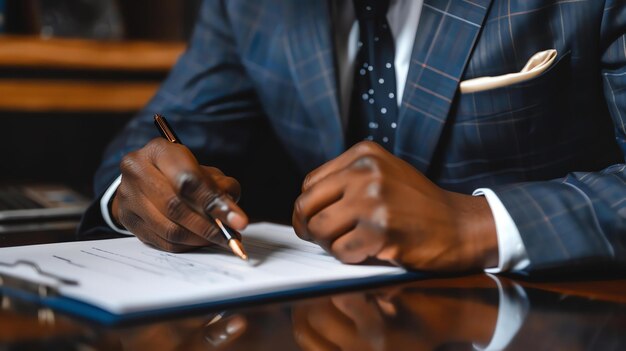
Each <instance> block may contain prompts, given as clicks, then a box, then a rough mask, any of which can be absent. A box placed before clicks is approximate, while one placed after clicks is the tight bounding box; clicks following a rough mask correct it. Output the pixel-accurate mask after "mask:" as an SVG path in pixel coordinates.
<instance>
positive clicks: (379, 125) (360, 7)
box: [346, 0, 398, 151]
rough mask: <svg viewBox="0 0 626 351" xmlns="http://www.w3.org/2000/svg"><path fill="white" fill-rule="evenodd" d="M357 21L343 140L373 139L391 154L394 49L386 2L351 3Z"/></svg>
mask: <svg viewBox="0 0 626 351" xmlns="http://www.w3.org/2000/svg"><path fill="white" fill-rule="evenodd" d="M353 1H354V9H355V13H356V17H357V19H358V21H359V41H358V46H359V47H358V53H357V57H356V61H355V72H354V84H353V88H352V101H351V104H350V117H349V119H348V130H347V133H346V136H347V138H346V140H347V142H348V144H349V145H348V146H350V145H352V144H355V143H357V142H359V141H362V140H373V141H375V142H377V143H379V144H380V145H382V146H383V147H385V148H386V149H387V150H389V151H392V149H393V142H394V136H395V134H396V127H397V118H398V105H397V102H396V101H397V100H396V73H395V67H394V56H395V48H394V43H393V36H392V35H391V30H390V28H389V23H388V22H387V17H386V16H387V9H388V8H389V1H390V0H353Z"/></svg>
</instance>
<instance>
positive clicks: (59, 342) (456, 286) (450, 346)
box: [0, 275, 626, 351]
mask: <svg viewBox="0 0 626 351" xmlns="http://www.w3.org/2000/svg"><path fill="white" fill-rule="evenodd" d="M616 284H621V286H623V287H625V288H626V281H625V280H617V281H616ZM621 301H622V302H619V301H610V300H597V299H590V298H586V297H584V296H573V295H564V294H559V293H555V292H550V291H547V290H541V289H537V288H523V287H522V286H521V285H520V284H518V283H515V282H513V281H511V280H507V279H499V278H496V277H493V276H486V275H482V276H474V277H465V278H452V279H435V280H425V281H421V282H415V283H410V284H404V285H399V286H390V287H384V288H379V289H374V290H369V291H364V292H352V293H343V294H335V295H330V296H325V297H319V298H312V299H301V300H295V301H291V302H287V303H274V304H269V305H262V306H257V307H247V308H241V309H236V310H232V311H227V312H223V313H218V314H216V313H208V314H206V313H205V314H199V315H196V316H193V317H187V318H179V319H170V320H161V321H153V322H150V323H144V324H141V325H134V326H127V327H117V328H107V327H103V326H97V325H91V324H88V323H86V322H84V321H83V322H81V321H79V320H76V319H73V318H70V317H67V316H61V315H54V313H53V312H51V311H49V310H42V309H39V308H37V307H36V306H33V305H30V304H28V303H21V302H15V301H10V300H7V299H6V298H4V299H3V304H2V306H3V311H2V312H0V343H1V344H0V350H18V349H19V350H28V349H33V350H35V349H37V350H38V349H64V350H300V349H302V350H345V351H352V350H354V351H369V350H372V351H382V350H502V349H510V350H528V349H533V351H536V350H561V349H562V350H622V349H626V304H624V300H621Z"/></svg>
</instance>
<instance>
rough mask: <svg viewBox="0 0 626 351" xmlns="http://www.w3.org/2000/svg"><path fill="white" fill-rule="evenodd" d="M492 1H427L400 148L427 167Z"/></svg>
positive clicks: (402, 112) (398, 140)
mask: <svg viewBox="0 0 626 351" xmlns="http://www.w3.org/2000/svg"><path fill="white" fill-rule="evenodd" d="M491 1H492V0H474V1H472V2H470V1H457V0H425V1H424V6H423V8H422V14H421V16H420V21H419V25H418V29H417V34H416V37H415V44H414V46H413V54H412V56H411V64H410V68H409V74H408V76H407V82H406V87H405V90H404V96H403V99H402V106H401V109H400V114H399V116H398V131H397V136H396V145H395V150H394V151H395V153H396V154H397V155H398V156H400V157H402V158H404V159H406V160H407V161H409V162H411V163H412V164H413V165H414V166H416V167H417V168H418V169H419V170H420V171H422V172H426V171H427V170H428V167H429V166H430V163H431V160H432V158H433V154H434V153H435V150H436V148H437V144H438V142H439V140H440V137H441V132H442V131H443V128H444V126H445V124H446V120H447V118H448V114H449V113H450V107H451V104H452V101H453V100H454V97H455V95H456V93H457V90H458V85H459V82H460V79H461V76H462V74H463V72H464V70H465V65H466V64H467V61H468V58H469V56H470V54H471V52H472V49H473V48H474V45H475V42H476V38H477V37H478V34H479V32H480V29H481V28H482V24H483V21H484V19H485V16H486V14H487V13H488V10H489V7H490V5H491Z"/></svg>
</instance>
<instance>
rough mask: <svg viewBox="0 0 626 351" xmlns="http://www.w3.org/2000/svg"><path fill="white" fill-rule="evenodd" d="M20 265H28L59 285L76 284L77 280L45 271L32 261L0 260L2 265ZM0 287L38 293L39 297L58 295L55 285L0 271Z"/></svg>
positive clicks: (10, 266)
mask: <svg viewBox="0 0 626 351" xmlns="http://www.w3.org/2000/svg"><path fill="white" fill-rule="evenodd" d="M20 265H24V266H29V267H31V268H32V269H33V270H34V271H35V272H37V274H39V275H40V276H42V277H47V278H51V279H54V280H55V281H56V282H57V283H58V284H60V285H68V286H76V285H78V281H76V280H73V279H68V278H65V277H61V276H59V275H56V274H54V273H50V272H46V271H44V270H43V269H41V267H39V265H38V264H37V263H35V262H32V261H28V260H17V261H15V262H13V263H6V262H1V261H0V266H2V267H9V268H12V267H17V266H20ZM1 287H6V288H9V289H14V290H18V291H23V292H26V293H31V294H35V295H38V296H39V297H40V298H45V297H50V296H58V295H59V290H58V288H57V287H56V286H53V285H49V284H43V283H36V282H32V281H29V280H26V279H24V278H20V277H16V276H14V275H11V274H6V273H0V288H1Z"/></svg>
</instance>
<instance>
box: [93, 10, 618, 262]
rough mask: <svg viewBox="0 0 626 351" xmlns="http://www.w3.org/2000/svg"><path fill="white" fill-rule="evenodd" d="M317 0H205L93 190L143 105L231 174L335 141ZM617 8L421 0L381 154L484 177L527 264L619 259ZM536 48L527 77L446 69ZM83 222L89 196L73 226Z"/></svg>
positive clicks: (325, 24) (508, 66)
mask: <svg viewBox="0 0 626 351" xmlns="http://www.w3.org/2000/svg"><path fill="white" fill-rule="evenodd" d="M328 5H329V4H328V2H327V1H319V0H282V1H281V0H263V1H244V0H228V1H219V0H206V1H205V2H204V5H203V8H202V11H201V13H200V20H199V22H198V25H197V27H196V30H195V33H194V36H193V38H192V40H191V42H190V47H189V49H188V51H187V52H186V53H185V55H184V56H183V57H182V58H181V59H180V61H179V62H178V64H177V65H176V66H175V67H174V69H173V71H172V73H171V74H170V76H169V78H168V79H167V80H166V82H164V84H163V86H162V88H161V89H160V91H159V92H158V93H157V95H156V96H155V98H154V99H153V100H152V101H151V102H150V104H148V106H147V107H146V108H145V110H144V111H143V112H142V113H140V114H139V115H138V116H137V117H136V118H135V119H133V120H132V121H131V122H130V124H129V125H128V126H127V127H126V129H125V130H124V131H123V132H122V133H121V134H120V135H119V136H118V137H117V138H116V139H115V140H114V141H113V143H112V144H111V145H110V147H109V148H108V150H107V152H106V154H105V157H104V162H103V164H102V166H101V168H100V170H99V171H98V174H97V175H96V193H98V194H101V193H102V192H103V191H104V190H105V189H106V187H107V186H108V184H110V182H111V181H112V180H113V179H114V178H115V177H116V176H117V174H119V168H118V164H119V161H120V159H121V158H122V156H123V155H124V154H126V153H127V152H130V151H132V150H135V149H138V148H140V147H141V146H143V145H144V144H145V143H146V142H147V141H148V140H149V139H151V138H153V137H156V136H157V133H156V131H155V130H154V127H153V125H152V121H151V116H152V114H153V113H155V112H160V113H163V114H165V115H166V116H167V117H168V119H170V120H171V122H172V124H173V125H174V128H175V129H176V130H177V132H178V134H179V135H180V136H181V138H182V139H183V140H184V142H185V143H186V144H187V145H188V146H189V147H190V148H191V149H192V150H193V151H194V153H195V154H196V156H197V157H198V159H199V160H200V161H201V163H205V164H211V165H217V166H219V167H222V168H226V171H227V173H229V174H232V175H234V176H236V177H245V176H246V174H247V173H249V168H248V169H247V170H246V169H243V168H241V169H240V168H238V167H237V166H235V165H233V164H234V163H237V164H243V163H245V162H243V161H244V160H268V159H273V160H274V161H276V160H278V161H279V162H278V164H279V165H278V166H280V164H281V163H289V162H293V163H294V164H295V166H296V171H294V172H293V173H282V171H281V169H280V167H279V168H277V171H276V172H275V173H274V174H273V175H272V176H274V177H279V178H280V179H281V181H285V180H287V179H288V178H289V177H295V178H297V179H300V178H301V177H303V176H304V175H305V174H306V173H307V172H309V171H311V170H312V169H314V168H315V167H317V166H319V165H321V164H322V163H324V162H326V161H327V160H330V159H332V158H333V157H336V156H338V155H339V154H340V153H341V152H343V150H344V137H343V135H344V131H343V130H342V124H341V119H340V116H339V108H338V106H339V101H338V99H339V98H338V89H337V78H336V77H337V72H336V70H335V63H334V52H333V41H332V23H331V21H330V16H329V12H330V11H329V6H328ZM625 7H626V6H624V4H623V2H622V1H611V0H607V1H606V2H602V1H595V0H586V1H585V0H580V1H576V0H568V1H562V0H561V1H558V0H552V1H543V0H542V1H540V0H519V1H515V0H510V1H509V0H506V1H505V0H464V1H456V0H426V1H424V7H423V9H422V15H421V18H420V22H419V28H418V32H417V35H416V40H415V45H414V49H413V54H412V59H411V64H410V69H409V74H408V77H407V83H406V84H407V85H406V88H405V93H404V96H403V100H402V104H401V109H400V112H399V119H398V128H397V135H396V144H395V148H394V153H395V154H396V155H397V156H399V157H401V158H403V159H404V160H406V161H407V162H409V163H411V164H412V165H413V166H414V167H416V168H417V169H418V170H420V171H422V172H424V173H425V174H426V175H428V176H429V178H431V179H432V180H433V181H434V182H436V183H437V184H439V185H440V186H442V187H444V188H446V189H450V190H454V191H459V192H465V193H471V192H472V191H473V190H474V189H476V188H479V187H490V188H492V189H493V190H494V191H495V192H496V193H497V194H498V196H499V197H500V199H501V200H502V202H503V203H504V205H505V206H506V208H507V210H508V211H509V212H510V214H511V216H512V217H513V219H514V221H515V223H516V224H517V226H518V228H519V230H520V233H521V235H522V239H523V241H524V244H525V246H526V249H527V252H528V254H529V256H530V259H531V267H530V268H531V269H544V268H551V267H558V266H562V265H565V264H568V265H577V264H581V265H583V264H598V263H600V264H601V263H606V262H615V261H618V262H621V263H624V260H626V251H625V247H624V242H625V240H626V201H625V200H624V199H626V187H625V186H624V182H625V181H626V171H625V169H624V166H623V165H620V163H622V162H624V156H623V155H624V152H626V139H625V136H626V129H625V127H624V126H625V124H626V123H625V121H624V119H626V94H625V93H624V91H626V90H625V89H624V85H625V84H626V53H625V50H624V47H626V39H625V36H624V33H625V32H626V30H625V29H626V28H624V26H626V9H625ZM552 48H553V49H557V50H558V52H559V57H558V62H557V63H556V64H555V65H553V67H551V68H550V69H549V70H548V71H546V72H544V73H543V74H542V75H541V76H539V77H537V78H534V79H532V80H530V81H527V82H522V83H518V84H514V85H512V86H508V87H504V88H498V89H492V90H489V91H483V92H476V93H471V94H459V93H458V85H459V82H461V81H462V80H465V79H470V78H475V77H479V76H495V75H501V74H506V73H511V72H515V71H519V70H520V69H521V67H522V66H523V65H524V64H525V62H526V60H528V58H530V56H532V55H533V54H534V53H536V52H538V51H542V50H546V49H552ZM622 116H624V117H623V118H622ZM615 140H617V143H616V142H615ZM265 144H272V145H273V146H272V147H273V148H271V150H273V151H274V153H272V154H271V155H270V157H268V155H267V150H268V148H266V147H264V145H265ZM279 152H280V153H279ZM233 160H234V161H235V162H233ZM259 162H260V161H259ZM266 168H269V167H266ZM568 173H569V174H568ZM255 180H256V179H255ZM251 184H252V183H251ZM257 184H258V182H257ZM248 189H249V188H245V187H244V191H248ZM244 197H245V193H244ZM96 207H97V206H96ZM100 222H101V221H100ZM98 225H99V222H98V219H97V214H96V213H95V210H94V209H93V208H92V209H90V212H88V214H87V215H86V217H85V220H84V221H83V228H82V230H83V231H84V230H87V229H89V228H94V227H97V226H98Z"/></svg>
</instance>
